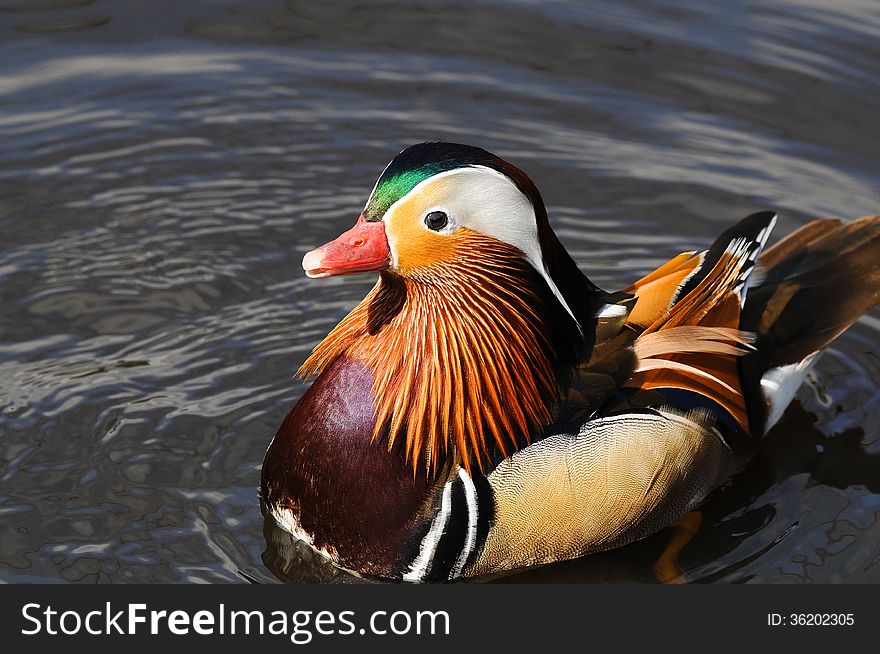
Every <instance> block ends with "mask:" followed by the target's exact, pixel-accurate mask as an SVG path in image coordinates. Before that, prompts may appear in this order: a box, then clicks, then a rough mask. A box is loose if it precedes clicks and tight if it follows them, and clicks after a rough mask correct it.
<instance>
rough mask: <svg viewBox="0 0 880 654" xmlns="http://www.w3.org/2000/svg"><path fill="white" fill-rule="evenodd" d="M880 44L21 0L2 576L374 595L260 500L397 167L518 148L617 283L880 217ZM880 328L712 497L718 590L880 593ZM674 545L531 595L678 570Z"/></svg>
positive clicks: (639, 547) (406, 14) (3, 387)
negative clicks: (384, 183) (739, 232)
mask: <svg viewBox="0 0 880 654" xmlns="http://www.w3.org/2000/svg"><path fill="white" fill-rule="evenodd" d="M878 37H880V8H878V6H877V4H876V3H875V2H873V0H847V1H846V2H837V3H833V4H832V3H826V2H819V1H818V0H789V1H785V2H778V1H770V0H766V1H763V2H750V3H748V4H745V3H725V2H717V3H698V2H661V1H639V2H628V3H626V2H624V3H622V2H613V1H610V0H609V1H607V2H591V3H589V5H579V4H566V3H559V2H550V3H540V4H532V3H525V2H500V1H498V2H480V3H473V2H467V3H464V2H462V3H456V2H449V3H445V5H444V6H442V8H440V5H439V4H433V3H432V4H430V5H428V4H424V5H421V4H415V3H404V2H395V3H369V4H358V3H350V2H339V3H324V4H321V5H320V6H315V3H300V2H293V1H289V2H281V1H271V2H270V1H266V0H259V1H255V0H251V1H250V2H243V1H232V0H230V1H226V2H221V1H213V2H197V3H178V2H170V1H161V2H160V1H156V0H153V1H151V2H143V1H137V0H125V1H119V0H117V1H113V2H110V1H106V2H100V1H91V0H36V1H34V2H26V1H25V0H11V1H10V0H0V63H2V66H0V236H2V242H0V306H2V307H3V310H2V313H0V399H2V405H0V406H2V409H0V411H2V412H0V579H2V580H7V581H19V582H20V581H56V580H67V581H82V582H95V581H98V582H109V581H114V582H118V581H123V582H125V581H127V582H136V581H153V582H155V581H159V582H173V581H189V582H208V581H245V580H247V581H274V580H277V579H278V578H281V579H284V580H295V581H312V580H328V579H335V580H340V581H346V580H348V578H347V577H346V576H345V575H343V574H342V573H338V572H335V571H333V570H332V569H330V568H328V567H327V566H326V565H323V564H321V563H320V562H318V561H316V560H315V558H314V557H313V556H311V555H310V554H309V553H308V552H305V551H303V550H302V549H300V548H298V547H296V546H294V545H293V544H292V543H291V541H290V538H289V537H288V536H287V535H286V534H284V533H283V532H279V531H278V530H277V529H274V528H272V527H271V526H270V525H264V524H263V519H262V516H261V513H260V509H259V504H258V499H257V485H258V480H259V468H260V463H261V460H262V456H263V454H264V452H265V448H266V446H267V445H268V443H269V441H270V439H271V437H272V435H273V434H274V432H275V430H276V428H277V426H278V425H279V423H280V422H281V420H282V418H283V417H284V416H285V414H286V412H287V411H288V410H289V408H290V407H291V406H292V404H293V403H294V401H295V400H296V399H297V397H299V395H300V394H301V393H302V391H303V386H302V385H300V384H299V383H297V382H295V381H293V380H292V373H293V371H294V370H295V368H296V367H297V365H298V364H299V363H300V362H301V361H302V360H303V358H304V357H305V356H306V354H307V353H308V351H309V350H310V349H311V347H312V346H313V345H314V344H315V343H316V342H317V341H318V340H319V339H320V338H321V337H322V336H323V335H324V334H325V333H326V332H327V330H329V328H330V327H331V326H332V325H333V324H335V323H336V322H337V321H338V320H339V319H340V318H341V317H342V316H343V315H345V313H346V312H347V311H348V310H349V309H350V308H351V307H352V306H353V305H354V304H355V303H356V302H357V301H358V300H359V299H360V298H361V297H362V296H363V295H364V294H365V293H366V291H367V290H368V289H369V287H370V286H371V285H372V283H373V280H372V279H369V278H366V277H365V278H334V279H329V280H324V281H321V282H315V281H309V280H307V279H306V278H305V277H304V275H303V274H302V271H301V268H300V260H301V258H302V255H303V253H304V252H305V251H306V250H308V249H310V248H312V247H314V246H315V245H317V244H319V243H322V242H324V241H326V240H328V239H330V238H331V237H333V236H335V235H336V234H338V233H339V232H340V231H342V229H344V228H347V227H348V226H349V225H350V224H351V223H352V222H353V221H354V218H355V217H356V215H357V213H358V212H359V210H360V208H361V206H362V205H363V202H364V200H365V198H366V195H367V193H368V192H369V190H370V189H371V188H372V185H373V182H374V181H375V178H376V176H377V175H378V174H379V172H381V170H382V168H383V167H384V165H385V163H387V161H388V160H389V159H390V158H391V157H392V156H393V155H394V153H396V152H397V151H398V150H399V149H400V148H402V147H404V146H405V145H408V144H410V143H413V142H417V141H421V140H428V139H445V140H457V141H463V142H469V143H473V144H476V145H481V146H483V147H486V148H488V149H490V150H493V151H495V152H497V153H498V154H500V155H502V156H504V157H506V158H508V159H510V160H512V161H513V162H515V163H517V164H518V165H520V166H521V167H522V168H524V169H525V170H526V171H528V172H529V173H530V175H531V176H532V177H533V179H534V180H535V181H536V183H537V184H538V186H539V187H540V188H541V190H542V192H543V194H544V197H545V200H546V201H547V204H548V206H549V209H550V213H551V219H552V221H553V224H554V226H555V227H556V229H557V231H558V233H559V234H560V237H561V238H562V240H563V242H564V243H565V244H566V245H567V246H568V247H569V249H570V251H571V252H572V254H573V255H574V256H575V258H576V259H577V260H578V262H579V263H580V264H581V265H582V267H583V268H584V269H585V270H586V271H587V272H588V273H589V274H590V276H591V277H592V278H593V279H594V281H596V282H597V283H599V284H600V285H602V286H605V287H607V288H609V289H613V288H619V287H621V286H624V285H626V284H627V283H629V282H630V281H632V280H633V279H635V278H637V277H638V276H640V275H641V274H643V273H645V272H646V271H648V270H649V269H651V268H652V267H654V266H656V265H658V264H660V263H662V262H663V261H665V260H666V259H668V258H669V257H671V256H672V255H674V254H676V253H678V252H679V251H681V250H683V249H693V248H697V247H705V246H706V245H708V244H709V243H710V242H711V241H712V239H713V238H714V236H715V235H717V234H718V233H719V232H720V231H721V230H722V229H723V228H724V227H725V226H726V225H728V224H729V223H731V222H733V221H735V220H736V219H738V218H740V217H742V216H743V215H745V214H746V213H749V212H751V211H753V210H755V209H759V208H776V209H777V210H779V212H780V214H781V221H780V225H779V227H778V228H777V229H778V230H779V232H780V233H785V232H787V231H789V230H791V229H793V228H795V227H796V226H797V225H799V224H802V223H803V222H805V221H807V220H809V219H810V218H812V217H817V216H839V217H843V218H856V217H858V216H861V215H864V214H868V213H874V212H877V211H878V210H880V173H878V156H877V152H878V151H880V123H878V121H877V116H878V115H880V38H878ZM842 292H845V289H842ZM878 335H880V312H878V311H877V310H875V311H874V312H872V313H871V314H870V315H868V316H866V317H865V318H863V319H862V320H861V321H860V322H859V323H858V324H857V325H856V326H855V327H854V328H853V329H852V330H851V331H850V332H848V333H847V334H846V335H845V336H844V337H842V338H841V339H840V340H839V341H837V343H836V344H835V345H834V347H833V348H832V349H831V350H830V351H829V352H828V353H827V354H826V355H825V357H824V358H823V359H822V360H821V361H820V363H819V365H818V366H817V368H816V373H815V375H814V379H813V380H812V381H811V383H810V385H808V386H805V387H804V388H803V389H802V391H801V393H800V395H799V398H800V405H798V406H795V407H793V408H792V410H791V411H790V412H789V414H788V415H787V417H786V418H785V419H784V421H783V422H782V423H781V424H780V425H779V427H778V428H777V429H775V430H774V433H773V434H772V436H771V437H770V438H769V439H768V440H767V441H766V442H765V443H764V444H763V446H762V447H761V449H760V451H759V453H758V455H757V457H756V458H755V460H754V462H753V463H752V464H751V465H750V466H749V467H748V468H747V469H746V470H745V471H743V472H742V473H740V474H739V475H737V476H736V477H735V478H734V479H733V480H732V481H731V482H730V483H729V484H727V485H726V486H725V487H724V488H722V489H720V490H719V491H718V492H716V493H715V494H713V496H712V497H711V498H710V500H709V501H708V503H707V505H706V507H705V512H704V518H703V522H702V525H701V528H700V530H699V532H698V534H697V536H696V538H695V539H694V540H693V541H692V542H691V543H690V544H689V545H688V546H687V547H686V548H685V549H684V551H683V552H682V555H681V558H680V563H681V565H682V567H683V568H684V569H685V571H686V578H687V579H689V580H692V581H744V580H753V581H792V580H793V581H841V580H847V581H863V580H866V581H874V582H880V555H878V554H877V552H878V551H880V527H878V524H877V523H878V516H880V442H878V435H880V359H878V353H880V346H878ZM667 539H668V533H667V534H660V535H658V536H656V537H654V538H651V539H648V540H646V541H643V542H641V543H637V544H635V545H633V546H630V547H627V548H623V549H621V550H618V551H615V552H610V553H606V554H601V555H597V556H593V557H589V558H585V559H582V560H579V561H575V562H570V563H566V564H559V565H555V566H550V567H548V568H543V569H539V570H532V571H528V572H525V573H521V574H519V575H515V576H513V577H510V579H511V580H542V581H546V580H554V581H558V580H561V581H571V580H574V581H580V580H583V581H598V580H616V581H622V580H637V581H651V580H652V577H651V574H650V565H651V562H652V561H653V558H654V557H656V555H657V553H659V551H660V550H662V548H663V546H664V545H665V543H666V541H667Z"/></svg>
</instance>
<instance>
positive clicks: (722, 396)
mask: <svg viewBox="0 0 880 654" xmlns="http://www.w3.org/2000/svg"><path fill="white" fill-rule="evenodd" d="M775 221H776V216H775V214H774V213H772V212H767V211H764V212H760V213H755V214H753V215H750V216H748V217H747V218H745V219H744V220H742V221H741V222H739V223H738V224H735V225H734V226H733V227H731V228H730V229H728V230H727V231H726V232H724V233H723V234H722V235H721V236H720V237H719V238H718V239H717V240H716V241H715V242H714V243H713V244H712V246H711V247H709V249H707V250H705V251H702V252H696V251H695V252H684V253H682V254H680V255H678V256H676V257H675V258H673V259H672V260H671V261H669V262H668V263H666V264H664V265H662V266H661V267H660V268H658V269H657V270H655V271H654V272H652V273H650V274H649V275H647V276H645V277H643V278H642V279H640V280H639V281H637V282H635V283H634V284H632V285H631V286H629V287H627V288H625V289H623V290H621V291H619V292H615V293H608V292H605V291H603V290H601V289H600V288H599V287H597V286H596V285H595V284H593V283H592V282H590V280H589V279H588V278H587V277H586V276H585V275H584V274H583V273H582V272H581V270H580V269H579V268H578V266H577V264H576V263H575V262H574V260H573V259H572V258H571V256H569V254H568V253H567V252H566V250H565V248H564V247H563V246H562V244H561V243H560V241H559V239H558V238H557V237H556V235H555V234H554V232H553V230H552V229H551V226H550V222H549V220H548V217H547V211H546V209H545V207H544V203H543V201H542V199H541V196H540V194H539V192H538V189H537V188H536V187H535V185H534V183H533V182H532V181H531V180H530V178H529V177H528V176H527V175H526V174H525V173H524V172H522V171H521V170H519V169H518V168H516V167H514V166H513V165H511V164H510V163H508V162H507V161H505V160H503V159H501V158H499V157H497V156H495V155H493V154H491V153H489V152H487V151H485V150H482V149H480V148H477V147H472V146H467V145H460V144H453V143H422V144H419V145H414V146H412V147H409V148H407V149H405V150H403V151H402V152H401V153H400V154H398V155H397V156H396V157H395V158H394V159H393V160H392V161H391V163H390V164H388V166H387V167H386V168H385V170H384V171H383V172H382V174H381V176H380V177H379V179H378V181H377V182H376V185H375V187H374V188H373V191H372V193H371V194H370V196H369V199H368V201H367V203H366V206H365V207H364V210H363V213H362V214H361V215H360V217H359V218H358V220H357V223H356V224H355V226H354V227H353V228H352V229H351V230H349V231H347V232H345V233H344V234H342V235H341V236H339V237H338V238H337V239H336V240H334V241H332V242H330V243H328V244H326V245H324V246H322V247H319V248H317V249H315V250H312V251H311V252H309V253H307V254H306V255H305V258H304V259H303V267H304V268H305V271H306V274H307V275H308V276H309V277H328V276H331V275H344V274H350V273H366V272H378V273H379V275H378V276H379V279H378V282H377V283H376V285H375V287H373V289H372V290H371V291H370V292H369V294H368V295H367V296H366V298H364V300H363V301H362V302H361V303H360V304H359V305H357V307H356V308H355V309H354V310H353V311H352V312H351V313H349V314H348V315H347V316H346V317H345V318H344V319H343V320H342V321H341V322H340V323H339V324H338V325H337V326H336V327H335V328H334V329H333V330H332V331H331V332H330V333H329V334H328V336H327V337H326V338H325V339H324V340H323V341H322V342H321V343H319V344H318V345H317V346H316V347H315V349H314V351H313V352H312V353H311V355H310V356H309V357H308V359H307V360H306V361H305V363H304V364H303V365H302V367H301V369H300V371H299V374H300V375H301V376H303V377H305V378H308V377H311V376H316V379H315V380H314V382H313V384H312V385H311V387H310V388H309V389H308V390H307V391H306V392H305V394H304V395H303V396H302V397H301V399H300V400H299V402H298V403H297V404H296V405H295V407H294V408H293V410H292V411H291V412H290V413H289V415H288V416H287V417H286V418H285V420H284V421H283V423H282V425H281V427H280V428H279V430H278V432H277V434H276V436H275V438H274V439H273V441H272V443H271V445H270V447H269V449H268V451H267V453H266V457H265V461H264V463H263V468H262V480H261V498H262V503H263V507H264V511H265V512H266V514H267V518H268V519H272V520H274V521H275V522H276V523H277V525H278V526H279V527H281V528H282V529H283V530H285V531H287V532H290V533H291V534H293V536H295V537H296V538H298V539H300V540H302V541H304V542H305V543H307V544H308V545H309V546H310V547H311V548H312V549H314V550H315V551H317V552H319V553H320V554H322V555H323V556H324V557H326V558H327V559H329V560H330V561H331V562H332V563H333V564H335V565H336V566H339V567H341V568H344V569H346V570H349V571H351V572H354V573H357V574H359V575H367V576H376V577H383V578H390V579H397V580H404V581H413V582H424V581H447V580H452V579H455V578H458V577H472V576H482V575H488V574H492V573H501V572H505V571H511V570H515V569H519V568H525V567H528V566H534V565H540V564H545V563H550V562H554V561H561V560H565V559H571V558H575V557H579V556H582V555H585V554H588V553H590V552H596V551H599V550H606V549H610V548H614V547H618V546H621V545H624V544H626V543H629V542H632V541H634V540H637V539H641V538H644V537H646V536H648V535H650V534H653V533H655V532H657V531H659V530H661V529H662V528H664V527H666V526H668V525H670V524H672V523H675V522H676V521H678V520H681V519H682V518H683V517H684V516H686V515H687V514H688V512H689V511H691V510H692V509H694V508H695V507H697V506H698V504H699V503H700V502H701V501H702V500H703V499H704V498H705V497H706V495H707V494H708V493H709V492H710V491H711V490H713V489H714V488H715V487H717V486H718V485H720V484H721V483H722V482H724V481H725V480H726V479H727V478H728V477H729V476H730V475H731V473H732V472H733V471H735V470H736V469H737V468H738V466H741V465H742V462H743V461H745V460H746V459H747V458H748V454H749V452H750V450H752V449H754V443H755V442H756V441H757V440H758V439H760V438H761V437H763V436H764V434H766V433H767V431H768V430H769V429H770V428H771V427H772V426H773V425H774V424H775V423H776V422H777V421H778V420H779V419H780V417H781V416H782V414H783V412H784V410H785V408H786V407H787V406H788V405H789V403H790V402H791V401H792V399H793V397H794V395H795V392H796V390H797V389H798V387H799V386H800V385H801V383H802V382H803V381H804V378H805V376H806V375H807V373H808V371H809V370H810V368H811V366H812V365H813V364H814V363H815V361H816V358H817V355H818V354H819V353H820V352H821V351H822V349H823V348H824V347H825V346H826V345H828V343H829V342H830V341H831V340H833V339H834V338H835V337H837V336H838V335H839V334H840V333H842V332H843V331H844V330H845V329H846V328H847V327H848V326H849V325H850V324H851V323H852V322H853V321H855V320H856V319H857V318H858V317H859V316H860V315H861V314H862V313H864V312H865V311H867V310H868V309H870V308H871V307H873V306H874V305H875V304H877V303H878V302H880V266H878V265H877V261H878V260H880V216H873V217H867V218H862V219H860V220H857V221H854V222H850V223H848V224H843V223H841V222H840V221H838V220H817V221H814V222H811V223H809V224H807V225H805V226H803V227H801V228H800V229H799V230H797V231H796V232H794V233H793V234H791V235H789V236H788V237H787V238H785V239H783V240H782V241H780V242H778V243H777V244H776V245H774V246H773V247H771V248H769V249H766V250H765V249H764V248H765V245H766V243H767V240H768V237H769V236H770V232H771V230H772V228H773V225H774V223H775Z"/></svg>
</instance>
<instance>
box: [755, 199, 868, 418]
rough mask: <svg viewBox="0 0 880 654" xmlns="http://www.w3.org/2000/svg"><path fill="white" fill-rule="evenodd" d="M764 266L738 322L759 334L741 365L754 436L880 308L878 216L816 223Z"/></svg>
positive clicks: (780, 246)
mask: <svg viewBox="0 0 880 654" xmlns="http://www.w3.org/2000/svg"><path fill="white" fill-rule="evenodd" d="M760 264H761V265H762V267H764V269H765V273H764V276H763V278H762V280H761V283H760V284H759V285H756V286H753V287H751V288H750V289H749V297H748V301H747V302H746V303H745V306H744V308H743V312H742V318H741V322H740V328H741V329H743V330H746V331H750V332H754V333H755V334H756V341H755V348H756V351H755V352H753V353H750V354H749V355H748V356H746V357H743V359H742V361H741V363H742V369H743V382H744V383H743V386H744V388H745V389H746V391H747V393H749V394H750V395H749V396H748V397H747V398H746V399H747V404H748V407H749V417H750V422H751V430H752V433H754V434H761V433H764V432H765V431H766V429H768V428H769V427H770V426H772V424H773V422H775V420H776V419H778V418H779V417H780V416H781V412H782V410H784V409H785V406H787V405H788V403H789V402H790V401H791V399H792V397H793V396H794V391H796V390H797V386H799V385H800V383H801V381H803V378H804V376H805V375H806V374H807V372H808V371H809V368H810V367H811V365H812V363H814V361H815V356H814V354H815V353H817V352H819V351H821V350H822V349H823V348H825V347H826V346H827V345H828V344H829V343H830V342H831V341H833V340H834V339H835V338H836V337H837V336H839V335H840V334H841V333H842V332H844V331H845V330H846V329H847V328H848V327H849V326H850V325H851V324H852V323H853V322H855V321H856V320H857V319H858V318H859V317H860V316H861V315H862V314H864V313H865V312H866V311H868V310H870V309H871V308H872V307H874V306H875V305H877V304H878V303H880V216H868V217H865V218H861V219H859V220H856V221H854V222H851V223H847V224H842V223H841V222H840V221H838V220H821V221H814V222H812V223H809V224H808V225H805V226H804V227H802V228H801V229H799V230H798V231H796V232H794V233H793V234H791V235H790V236H788V237H787V238H785V239H784V240H782V241H781V242H780V243H778V244H777V245H775V246H773V247H772V248H770V249H769V250H767V252H766V253H765V254H764V256H762V257H761V259H760ZM758 389H761V390H760V391H759V390H758ZM783 390H784V391H785V392H782V391H783Z"/></svg>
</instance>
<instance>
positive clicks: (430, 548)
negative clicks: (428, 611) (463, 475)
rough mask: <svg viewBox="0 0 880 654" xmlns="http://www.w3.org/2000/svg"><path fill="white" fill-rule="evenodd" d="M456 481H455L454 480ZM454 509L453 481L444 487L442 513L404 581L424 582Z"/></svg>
mask: <svg viewBox="0 0 880 654" xmlns="http://www.w3.org/2000/svg"><path fill="white" fill-rule="evenodd" d="M453 481H455V480H453ZM451 509H452V481H450V482H447V483H446V485H445V486H444V487H443V498H442V499H441V500H440V513H438V514H437V515H436V516H435V517H434V521H433V522H432V523H431V528H430V529H428V533H427V534H425V537H424V538H423V539H422V545H421V547H420V548H419V555H418V556H417V557H416V559H415V561H413V562H412V565H410V567H409V571H408V572H407V573H406V574H404V575H403V580H404V581H422V580H423V579H424V577H425V575H426V574H427V572H428V569H429V567H430V565H431V563H432V562H433V560H434V554H435V553H436V552H437V544H438V543H439V542H440V537H441V536H443V531H444V530H445V529H446V523H447V522H449V513H450V511H451Z"/></svg>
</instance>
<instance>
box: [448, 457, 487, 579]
mask: <svg viewBox="0 0 880 654" xmlns="http://www.w3.org/2000/svg"><path fill="white" fill-rule="evenodd" d="M458 476H459V477H460V478H461V483H462V485H463V486H464V497H465V500H466V501H467V508H468V526H467V536H466V537H465V539H464V547H462V548H461V553H460V554H459V555H458V558H457V559H456V560H455V565H454V566H452V570H451V572H450V573H449V578H450V579H455V578H456V577H458V576H459V575H460V574H461V571H462V569H463V568H464V564H465V563H466V562H467V560H468V557H469V556H470V555H471V552H473V551H474V546H475V545H476V544H477V520H479V517H480V516H479V512H478V510H477V488H476V486H474V481H473V480H472V479H471V477H470V475H469V474H468V473H467V471H466V470H465V469H464V468H459V470H458Z"/></svg>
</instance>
